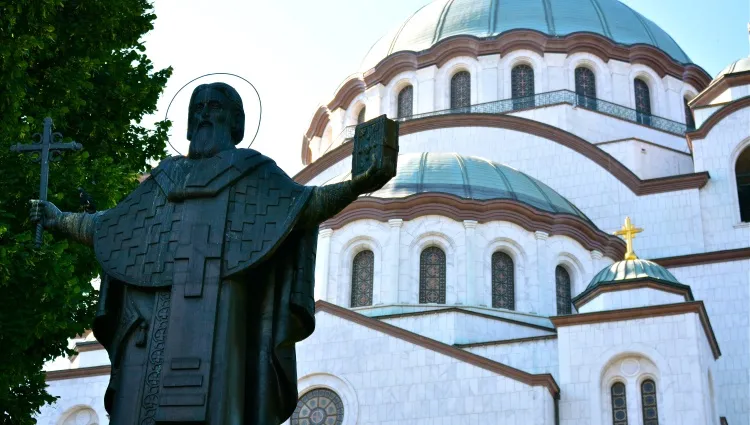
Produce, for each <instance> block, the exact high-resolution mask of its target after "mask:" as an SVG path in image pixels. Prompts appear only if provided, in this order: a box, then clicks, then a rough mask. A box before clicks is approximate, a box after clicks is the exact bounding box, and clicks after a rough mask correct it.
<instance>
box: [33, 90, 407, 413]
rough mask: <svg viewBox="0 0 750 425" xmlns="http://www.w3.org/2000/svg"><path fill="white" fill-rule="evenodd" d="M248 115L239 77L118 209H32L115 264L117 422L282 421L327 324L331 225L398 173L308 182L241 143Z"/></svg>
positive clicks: (110, 343)
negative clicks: (185, 148)
mask: <svg viewBox="0 0 750 425" xmlns="http://www.w3.org/2000/svg"><path fill="white" fill-rule="evenodd" d="M244 121H245V114H244V111H243V107H242V100H241V98H240V96H239V94H238V93H237V92H236V91H235V90H234V89H233V88H232V87H231V86H229V85H227V84H224V83H215V84H208V85H201V86H199V87H197V88H196V89H195V91H194V92H193V95H192V97H191V99H190V113H189V118H188V134H187V138H188V140H189V141H190V149H189V153H188V156H187V157H184V156H174V157H171V158H168V159H165V160H164V161H162V162H161V163H160V164H159V166H158V167H156V168H155V169H154V170H153V172H152V173H151V175H150V176H149V177H148V178H147V179H146V180H145V181H144V182H143V183H142V184H141V185H140V186H139V187H138V188H137V189H136V190H135V191H134V192H133V193H131V194H130V195H128V196H127V197H126V198H125V199H123V200H122V201H121V202H120V203H119V204H118V205H117V206H116V207H114V208H112V209H110V210H107V211H102V212H97V213H95V214H88V213H64V212H60V210H58V209H57V208H56V207H55V206H54V205H53V204H51V203H49V202H40V201H32V213H31V215H32V219H33V220H36V221H39V220H41V221H42V222H43V223H44V226H45V228H47V229H51V230H53V231H58V232H59V233H62V234H65V235H66V236H68V237H70V238H73V239H76V240H78V241H80V242H83V243H86V244H88V245H91V246H93V248H94V251H95V254H96V258H97V260H98V261H99V263H100V264H101V266H102V285H101V290H100V300H99V306H98V313H97V316H96V319H95V322H94V325H93V330H94V334H95V336H96V338H97V339H98V340H99V341H100V342H101V343H102V344H103V345H104V347H105V348H106V349H107V351H108V353H109V358H110V361H111V363H112V375H111V377H110V383H109V387H108V389H107V392H106V395H105V406H106V409H107V411H108V412H109V414H110V420H111V422H112V424H115V425H136V424H138V425H140V424H154V423H159V424H168V423H180V424H184V423H195V424H211V425H222V424H254V425H268V424H279V423H281V422H283V421H284V420H286V419H287V418H288V417H289V416H290V415H291V414H292V412H293V410H294V408H295V405H296V403H297V376H296V359H295V343H296V342H298V341H301V340H302V339H304V338H306V337H307V336H309V335H310V334H311V333H312V332H313V329H314V326H315V322H314V316H313V314H314V300H313V285H314V282H313V276H314V264H315V248H316V243H317V233H318V225H319V224H320V223H321V222H323V221H325V220H327V219H328V218H330V217H332V216H333V215H335V214H336V213H338V212H339V211H341V210H342V209H343V208H344V207H346V206H347V205H348V204H349V203H351V202H352V201H354V200H355V199H356V198H357V196H358V195H360V194H363V193H369V192H373V191H375V190H377V189H379V188H380V187H382V186H383V185H384V184H385V183H386V182H388V180H389V179H390V178H391V177H393V176H394V175H395V169H396V164H395V161H390V162H388V161H386V162H385V163H383V162H381V165H373V166H371V167H370V168H369V169H367V171H366V172H364V173H362V174H360V175H357V176H355V177H354V178H353V179H352V180H350V181H346V182H343V183H338V184H331V185H327V186H321V187H312V186H303V185H299V184H297V183H296V182H294V180H292V179H291V178H290V177H289V176H287V174H285V173H284V172H283V171H282V170H281V169H280V168H279V167H278V166H277V165H276V164H275V163H274V162H273V161H272V160H271V159H269V158H267V157H265V156H263V155H261V154H260V153H258V152H256V151H254V150H252V149H237V148H236V147H235V145H237V144H238V143H239V142H240V141H241V140H242V137H243V134H244Z"/></svg>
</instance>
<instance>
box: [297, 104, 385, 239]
mask: <svg viewBox="0 0 750 425" xmlns="http://www.w3.org/2000/svg"><path fill="white" fill-rule="evenodd" d="M353 143H354V149H353V154H352V179H351V180H347V181H344V182H341V183H334V184H329V185H325V186H320V187H315V188H314V189H313V193H312V195H311V199H310V200H309V201H308V203H307V206H306V207H305V210H304V211H303V213H302V216H301V217H300V220H299V222H298V226H300V227H313V226H317V225H319V224H320V223H322V222H323V221H325V220H328V219H329V218H331V217H333V216H334V215H336V214H338V213H339V212H340V211H341V210H343V209H344V208H346V206H347V205H349V204H350V203H352V202H354V200H356V199H357V197H358V196H359V195H362V194H366V193H372V192H375V191H376V190H378V189H380V188H382V187H383V186H384V185H385V184H386V183H388V181H389V180H390V179H392V178H393V177H394V176H395V175H396V165H397V158H398V156H397V155H398V123H397V122H395V121H392V120H389V119H387V118H386V117H385V115H382V116H380V117H378V118H376V119H374V120H372V121H368V122H366V123H363V124H360V125H358V126H357V129H356V130H355V132H354V142H353Z"/></svg>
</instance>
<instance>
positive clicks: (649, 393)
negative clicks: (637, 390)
mask: <svg viewBox="0 0 750 425" xmlns="http://www.w3.org/2000/svg"><path fill="white" fill-rule="evenodd" d="M641 405H642V408H643V425H659V411H658V409H657V408H656V384H655V383H654V381H652V380H650V379H647V380H645V381H643V383H642V384H641Z"/></svg>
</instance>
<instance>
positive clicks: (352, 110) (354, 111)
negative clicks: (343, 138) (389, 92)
mask: <svg viewBox="0 0 750 425" xmlns="http://www.w3.org/2000/svg"><path fill="white" fill-rule="evenodd" d="M366 100H367V96H366V95H365V94H364V93H362V94H360V95H359V96H357V97H355V98H354V99H353V100H352V102H351V104H350V106H349V108H347V110H346V114H345V116H344V127H347V126H350V125H357V115H359V111H360V110H361V109H362V108H364V107H365V103H366Z"/></svg>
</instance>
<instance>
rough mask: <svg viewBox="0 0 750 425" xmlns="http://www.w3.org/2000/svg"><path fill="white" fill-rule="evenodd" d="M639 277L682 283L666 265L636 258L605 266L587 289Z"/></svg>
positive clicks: (669, 282)
mask: <svg viewBox="0 0 750 425" xmlns="http://www.w3.org/2000/svg"><path fill="white" fill-rule="evenodd" d="M637 279H653V280H657V281H660V282H662V283H668V284H678V285H681V284H680V282H679V281H678V280H677V278H676V277H674V275H673V274H672V273H670V272H669V271H668V270H667V269H665V268H664V267H662V266H660V265H658V264H656V263H654V262H653V261H648V260H642V259H640V258H638V259H635V260H623V261H618V262H616V263H614V264H612V265H611V266H608V267H605V268H604V269H603V270H602V271H600V272H599V273H597V274H596V276H594V278H593V279H592V280H591V283H589V286H588V288H586V289H587V290H589V289H593V288H595V287H597V286H599V285H602V284H605V283H615V282H625V281H629V280H637Z"/></svg>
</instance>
